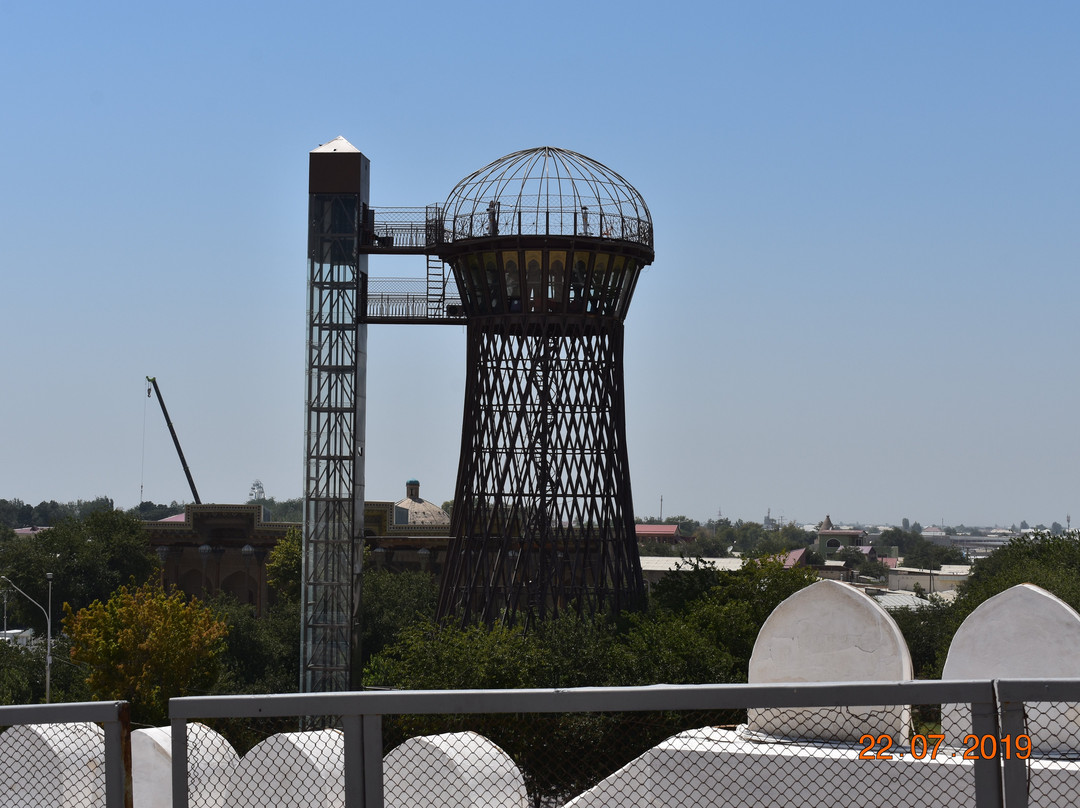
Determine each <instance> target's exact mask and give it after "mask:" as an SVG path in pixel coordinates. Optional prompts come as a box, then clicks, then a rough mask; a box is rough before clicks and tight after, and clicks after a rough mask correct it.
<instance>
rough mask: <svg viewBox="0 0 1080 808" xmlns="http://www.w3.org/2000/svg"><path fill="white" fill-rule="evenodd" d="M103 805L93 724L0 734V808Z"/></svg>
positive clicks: (101, 736) (101, 743)
mask: <svg viewBox="0 0 1080 808" xmlns="http://www.w3.org/2000/svg"><path fill="white" fill-rule="evenodd" d="M104 804H105V733H104V731H103V730H102V729H101V727H99V726H98V725H97V724H90V723H73V724H21V725H18V726H14V727H9V728H8V729H6V730H5V731H4V732H3V733H0V806H2V808H9V807H10V808H15V807H16V806H20V807H21V806H31V805H49V806H56V808H77V806H84V805H104Z"/></svg>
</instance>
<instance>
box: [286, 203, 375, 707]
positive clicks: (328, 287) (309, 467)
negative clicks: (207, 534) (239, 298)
mask: <svg viewBox="0 0 1080 808" xmlns="http://www.w3.org/2000/svg"><path fill="white" fill-rule="evenodd" d="M360 203H361V199H360V196H359V195H357V194H312V195H311V197H310V225H311V226H310V231H309V243H308V251H309V261H308V264H309V278H308V373H307V428H306V447H305V448H306V458H307V463H306V467H305V481H304V531H305V535H304V555H303V582H304V595H303V615H302V618H301V619H302V628H303V633H302V637H301V656H302V660H301V683H300V684H301V690H303V691H306V692H309V693H315V692H324V691H342V690H348V689H350V673H351V671H352V670H353V669H354V667H355V666H354V665H353V659H352V656H353V652H354V649H356V643H355V638H354V637H353V626H354V614H355V612H356V609H357V604H358V600H359V592H360V586H359V581H358V580H357V578H358V575H359V562H360V559H361V558H362V546H361V542H362V536H363V507H364V505H363V503H364V469H363V462H364V457H363V446H364V417H363V412H364V410H363V408H364V392H365V391H364V379H365V373H366V366H367V359H366V355H367V346H366V342H367V330H366V329H367V326H366V325H364V324H363V322H362V318H361V317H359V313H360V312H362V311H363V309H362V306H363V284H364V282H365V281H366V277H367V256H364V255H360V254H358V252H357V233H358V231H359V219H358V215H359V212H360V209H361V204H360Z"/></svg>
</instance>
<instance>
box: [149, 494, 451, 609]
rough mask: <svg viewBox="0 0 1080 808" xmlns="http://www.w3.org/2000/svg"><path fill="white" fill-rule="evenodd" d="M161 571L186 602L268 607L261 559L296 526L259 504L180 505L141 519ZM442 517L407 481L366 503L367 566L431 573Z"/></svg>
mask: <svg viewBox="0 0 1080 808" xmlns="http://www.w3.org/2000/svg"><path fill="white" fill-rule="evenodd" d="M143 524H144V526H145V530H146V534H147V537H148V539H149V541H150V545H151V546H152V547H154V549H155V550H156V551H157V554H158V558H159V559H160V560H161V566H162V585H163V586H165V587H166V588H168V587H178V588H179V589H181V590H183V591H184V592H185V593H186V594H188V595H191V596H193V597H200V598H205V597H212V596H214V595H216V594H218V593H221V592H224V593H227V594H230V595H232V596H234V597H235V598H236V599H237V600H238V601H240V602H241V603H248V604H250V605H251V606H252V607H254V609H255V612H256V614H262V613H263V611H264V610H265V608H266V607H267V606H268V605H269V597H270V593H269V591H268V589H267V584H266V559H267V556H268V555H269V553H270V551H271V550H272V549H273V548H274V546H275V545H276V544H277V543H278V542H279V541H280V540H281V539H282V538H284V536H285V534H286V533H288V532H289V530H290V529H293V528H295V529H297V530H299V529H300V523H299V522H272V521H268V520H266V519H265V518H264V512H263V506H262V505H228V504H225V505H221V504H201V505H185V506H184V512H183V513H182V514H177V515H175V516H169V517H166V518H165V519H161V520H159V521H154V522H144V523H143ZM449 529H450V516H449V514H447V513H446V511H444V510H443V509H442V508H440V507H438V506H437V505H435V504H434V503H431V502H428V501H426V500H424V499H421V497H420V483H419V481H418V480H409V481H408V482H407V483H406V484H405V497H404V498H403V499H400V500H398V501H397V502H380V501H371V502H367V503H366V504H365V506H364V535H365V539H366V541H367V544H368V549H369V550H370V551H371V553H372V556H371V558H372V559H373V561H374V563H375V565H376V566H377V567H379V568H383V569H389V570H394V571H398V572H400V571H404V570H410V569H412V570H429V571H430V572H432V573H433V574H438V573H439V572H440V571H441V569H442V564H443V562H444V560H445V558H446V548H447V544H448V543H449Z"/></svg>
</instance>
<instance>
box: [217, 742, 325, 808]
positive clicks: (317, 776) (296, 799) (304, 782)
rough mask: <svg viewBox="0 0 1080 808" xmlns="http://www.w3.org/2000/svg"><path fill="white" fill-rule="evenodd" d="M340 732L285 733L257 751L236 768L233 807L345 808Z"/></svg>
mask: <svg viewBox="0 0 1080 808" xmlns="http://www.w3.org/2000/svg"><path fill="white" fill-rule="evenodd" d="M344 737H345V736H344V735H343V734H342V733H341V730H336V729H324V730H319V731H316V732H282V733H279V734H277V735H272V736H270V737H269V738H267V739H266V740H265V741H262V742H260V743H259V744H257V745H256V746H255V747H253V748H252V749H251V750H250V751H249V752H248V753H247V754H246V755H244V756H243V757H242V758H241V759H240V764H239V765H238V766H237V767H236V769H235V770H234V776H233V787H232V795H231V799H230V800H229V802H228V805H229V808H263V807H264V806H268V805H273V806H275V808H342V806H344V804H345V741H344Z"/></svg>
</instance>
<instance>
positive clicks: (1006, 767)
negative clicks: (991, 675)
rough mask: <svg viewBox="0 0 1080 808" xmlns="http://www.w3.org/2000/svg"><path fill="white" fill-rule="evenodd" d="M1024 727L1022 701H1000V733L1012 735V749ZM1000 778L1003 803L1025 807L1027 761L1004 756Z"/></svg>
mask: <svg viewBox="0 0 1080 808" xmlns="http://www.w3.org/2000/svg"><path fill="white" fill-rule="evenodd" d="M1024 732H1025V728H1024V703H1023V702H1022V701H1002V702H1001V735H1002V737H1004V736H1006V735H1009V736H1011V737H1012V743H1013V747H1012V748H1013V749H1014V750H1015V749H1016V738H1017V737H1018V736H1020V735H1023V734H1024ZM1001 775H1002V777H1001V779H1002V783H1003V788H1004V792H1005V805H1006V806H1008V808H1027V804H1028V782H1027V761H1026V760H1021V759H1020V758H1019V757H1017V756H1016V755H1015V754H1013V755H1010V756H1009V757H1007V758H1005V760H1004V761H1003V762H1002V764H1001Z"/></svg>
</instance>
